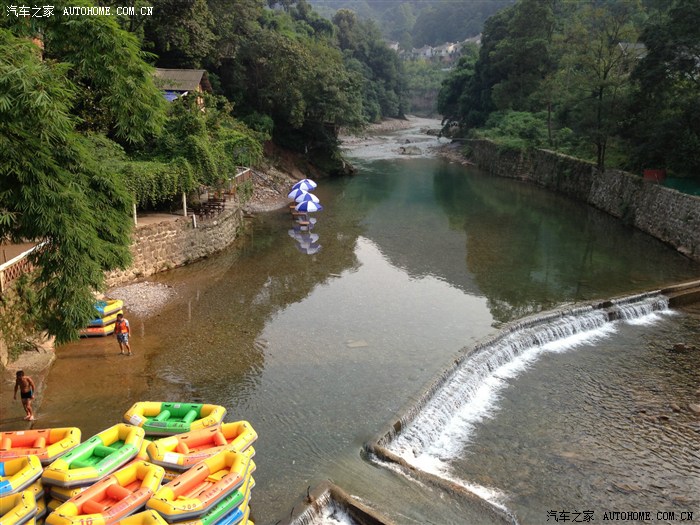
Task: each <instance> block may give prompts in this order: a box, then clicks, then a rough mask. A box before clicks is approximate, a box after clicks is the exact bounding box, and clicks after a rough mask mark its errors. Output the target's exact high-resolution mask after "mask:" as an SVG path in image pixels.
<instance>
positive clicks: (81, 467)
mask: <svg viewBox="0 0 700 525" xmlns="http://www.w3.org/2000/svg"><path fill="white" fill-rule="evenodd" d="M143 438H144V432H143V429H142V428H139V427H135V426H133V425H127V424H125V423H119V424H117V425H114V426H112V427H110V428H108V429H106V430H103V431H102V432H100V433H99V434H97V435H95V436H92V437H91V438H90V439H88V440H87V441H85V442H84V443H81V444H80V445H78V446H77V447H75V448H74V449H73V450H71V451H70V452H68V453H67V454H64V455H63V456H61V457H60V458H58V459H57V460H56V461H54V462H53V463H51V464H50V465H49V466H48V467H46V469H44V475H43V476H42V477H41V479H42V481H43V482H44V484H45V485H59V486H61V487H68V488H70V487H76V486H79V485H89V484H91V483H94V482H96V481H97V480H99V479H102V478H103V477H105V476H107V475H108V474H111V473H112V472H114V471H115V470H117V469H118V468H119V467H121V466H123V465H124V464H125V463H127V462H128V461H129V460H131V459H133V458H134V457H135V456H136V455H137V454H138V453H139V450H141V446H142V444H143Z"/></svg>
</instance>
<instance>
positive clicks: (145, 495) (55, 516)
mask: <svg viewBox="0 0 700 525" xmlns="http://www.w3.org/2000/svg"><path fill="white" fill-rule="evenodd" d="M162 480H163V467H159V466H158V465H154V464H152V463H148V462H146V461H136V462H132V463H130V464H129V465H127V466H126V467H124V468H121V469H119V470H118V471H116V472H115V473H114V474H111V475H109V476H107V477H106V478H103V479H102V480H100V481H98V482H97V483H95V484H94V485H92V486H90V487H88V488H87V489H86V490H85V491H84V492H81V493H80V494H78V495H77V496H74V497H72V498H71V499H69V500H68V501H66V502H65V503H63V504H62V505H60V506H59V507H58V508H57V509H56V510H55V511H53V512H52V513H51V514H50V515H49V516H48V517H47V518H46V523H47V524H48V525H85V524H86V523H90V524H91V525H107V524H111V523H114V522H116V521H119V520H120V519H122V518H124V517H126V516H128V515H129V514H132V513H134V512H136V511H137V510H138V509H140V508H141V507H143V506H144V505H145V504H146V502H147V501H148V500H149V499H150V498H151V497H152V496H153V494H154V493H155V491H156V490H157V489H158V488H159V487H160V483H161V481H162Z"/></svg>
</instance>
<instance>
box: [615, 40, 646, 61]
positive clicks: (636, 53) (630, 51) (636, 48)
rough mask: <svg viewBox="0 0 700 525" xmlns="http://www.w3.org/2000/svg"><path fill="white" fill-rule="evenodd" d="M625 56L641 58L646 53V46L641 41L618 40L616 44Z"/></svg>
mask: <svg viewBox="0 0 700 525" xmlns="http://www.w3.org/2000/svg"><path fill="white" fill-rule="evenodd" d="M617 45H618V46H620V49H621V50H622V54H623V55H625V56H626V57H630V58H636V59H637V60H639V59H642V58H644V57H645V56H646V54H647V48H646V46H645V45H644V44H642V43H641V42H619V43H618V44H617Z"/></svg>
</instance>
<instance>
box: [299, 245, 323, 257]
mask: <svg viewBox="0 0 700 525" xmlns="http://www.w3.org/2000/svg"><path fill="white" fill-rule="evenodd" d="M296 247H297V250H299V251H300V252H301V253H305V254H307V255H313V254H314V253H318V252H319V251H321V245H320V244H316V243H314V244H311V245H309V246H302V245H300V244H299V243H297V244H296Z"/></svg>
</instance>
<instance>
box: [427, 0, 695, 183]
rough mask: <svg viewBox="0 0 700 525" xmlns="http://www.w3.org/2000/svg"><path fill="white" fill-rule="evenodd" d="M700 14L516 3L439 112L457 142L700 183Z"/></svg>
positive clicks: (491, 29)
mask: <svg viewBox="0 0 700 525" xmlns="http://www.w3.org/2000/svg"><path fill="white" fill-rule="evenodd" d="M699 56H700V4H697V3H689V2H682V1H669V2H645V3H641V2H639V1H636V0H620V1H616V2H580V3H579V2H561V1H556V0H555V1H551V2H541V1H538V0H519V1H518V2H517V3H516V4H515V5H513V6H512V7H509V8H507V9H504V10H503V11H500V12H499V13H497V14H496V15H495V16H493V17H491V18H490V19H489V20H488V21H487V22H486V24H485V27H484V34H483V40H482V47H481V49H480V50H479V56H478V58H477V59H474V58H473V57H463V58H462V59H461V60H460V62H459V64H458V66H457V67H456V68H455V70H454V71H453V72H452V73H451V74H450V76H449V77H448V78H447V79H446V80H445V82H444V83H443V86H442V89H441V91H440V95H439V103H438V109H439V111H440V112H441V113H442V114H443V115H444V116H445V119H446V126H449V127H455V126H457V127H458V128H459V130H460V134H461V135H463V136H471V137H487V138H491V139H493V140H496V141H498V142H501V143H505V144H508V145H511V146H516V147H521V148H528V147H547V148H552V149H557V150H560V151H563V152H566V153H569V154H572V155H575V156H579V157H582V158H585V159H588V160H592V161H593V162H595V163H596V164H597V166H598V168H599V169H604V168H605V167H606V166H614V167H618V168H624V169H630V170H637V171H638V170H641V169H642V168H650V167H652V168H667V169H668V170H669V172H670V173H671V174H675V175H678V176H686V177H695V178H700V169H699V168H700V153H698V152H699V151H700V148H699V146H700V121H698V119H697V115H698V111H699V110H700V106H699V105H698V104H699V103H700V102H699V101H700V84H699V83H698V77H699V76H700V62H699V61H698V57H699Z"/></svg>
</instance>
